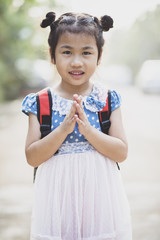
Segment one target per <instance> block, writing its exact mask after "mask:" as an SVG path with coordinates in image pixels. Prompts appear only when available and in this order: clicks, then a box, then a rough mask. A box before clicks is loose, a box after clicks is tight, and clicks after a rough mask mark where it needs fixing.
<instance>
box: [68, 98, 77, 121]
mask: <svg viewBox="0 0 160 240" xmlns="http://www.w3.org/2000/svg"><path fill="white" fill-rule="evenodd" d="M76 104H77V103H76V101H74V102H73V104H72V107H71V109H70V111H69V112H68V116H70V117H73V116H74V114H75V113H76V110H77V109H76Z"/></svg>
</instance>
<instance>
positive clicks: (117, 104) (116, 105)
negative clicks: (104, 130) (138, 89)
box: [110, 90, 121, 112]
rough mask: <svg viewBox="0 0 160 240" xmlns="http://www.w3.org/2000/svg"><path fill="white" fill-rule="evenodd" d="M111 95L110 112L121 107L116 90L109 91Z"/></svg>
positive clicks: (119, 97)
mask: <svg viewBox="0 0 160 240" xmlns="http://www.w3.org/2000/svg"><path fill="white" fill-rule="evenodd" d="M110 94H111V112H112V111H114V110H116V109H117V108H119V107H120V106H121V96H120V94H119V93H118V92H117V91H116V90H110Z"/></svg>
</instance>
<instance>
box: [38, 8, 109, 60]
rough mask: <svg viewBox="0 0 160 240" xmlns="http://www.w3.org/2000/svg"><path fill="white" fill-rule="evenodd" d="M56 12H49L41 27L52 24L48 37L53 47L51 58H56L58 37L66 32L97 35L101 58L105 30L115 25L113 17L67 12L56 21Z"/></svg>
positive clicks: (51, 47)
mask: <svg viewBox="0 0 160 240" xmlns="http://www.w3.org/2000/svg"><path fill="white" fill-rule="evenodd" d="M55 18H56V14H55V13H54V12H49V13H47V14H46V18H45V19H44V20H43V21H42V22H41V27H42V28H45V27H48V26H50V28H51V31H50V34H49V37H48V44H49V46H50V49H51V58H52V59H54V60H55V49H56V46H57V43H58V39H59V37H60V36H61V34H63V33H65V32H70V33H84V34H89V35H91V36H93V37H95V40H96V44H97V48H98V59H99V58H100V55H101V51H102V47H103V45H104V38H103V31H108V30H109V29H110V28H112V27H113V19H112V18H111V17H110V16H107V15H104V16H103V17H101V18H100V20H99V19H98V18H97V17H93V16H91V15H89V14H86V13H80V14H78V13H71V12H70V13H65V14H62V15H61V16H60V17H59V18H58V19H57V20H56V21H55Z"/></svg>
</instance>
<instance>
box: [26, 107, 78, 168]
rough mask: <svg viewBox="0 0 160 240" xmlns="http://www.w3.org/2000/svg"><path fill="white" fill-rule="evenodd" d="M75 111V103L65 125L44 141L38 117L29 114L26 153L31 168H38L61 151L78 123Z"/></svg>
mask: <svg viewBox="0 0 160 240" xmlns="http://www.w3.org/2000/svg"><path fill="white" fill-rule="evenodd" d="M75 111H76V107H75V102H74V103H73V106H72V108H71V110H70V112H69V113H68V114H67V115H66V117H65V119H64V121H63V123H62V124H61V125H60V126H59V127H57V128H56V129H55V130H54V131H52V132H51V133H50V134H48V135H47V136H46V137H44V138H43V139H41V132H40V125H39V122H38V120H37V117H36V116H35V115H34V114H32V113H30V114H29V127H28V134H27V139H26V145H25V152H26V158H27V161H28V163H29V164H30V165H31V166H33V167H38V166H39V165H40V164H42V163H43V162H45V161H47V160H48V159H49V158H50V157H52V155H53V154H54V153H55V152H56V151H57V150H58V149H59V147H60V146H61V144H62V143H63V142H64V140H65V139H66V137H67V135H68V134H69V133H71V132H72V131H73V130H74V127H75V123H76V117H75Z"/></svg>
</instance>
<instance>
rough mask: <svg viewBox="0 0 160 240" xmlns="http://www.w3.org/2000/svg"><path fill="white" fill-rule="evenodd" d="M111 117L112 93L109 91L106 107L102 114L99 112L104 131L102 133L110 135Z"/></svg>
mask: <svg viewBox="0 0 160 240" xmlns="http://www.w3.org/2000/svg"><path fill="white" fill-rule="evenodd" d="M110 115H111V92H110V91H108V96H107V99H106V105H105V107H104V108H103V109H102V110H101V111H100V112H98V117H99V122H100V126H101V129H102V132H103V133H105V134H108V130H109V128H110V126H111V122H110V120H109V119H110Z"/></svg>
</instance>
